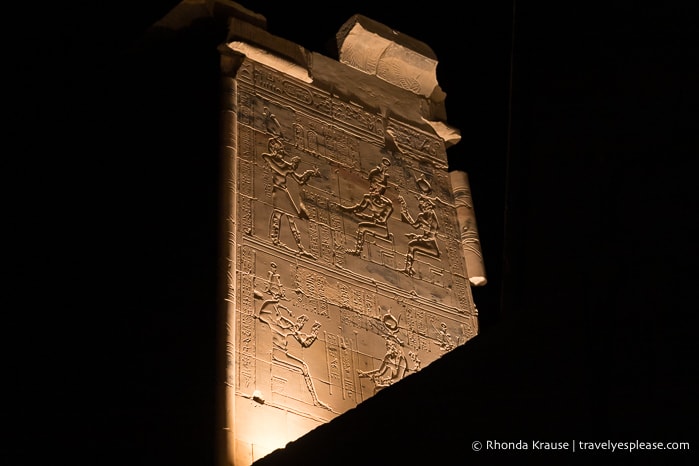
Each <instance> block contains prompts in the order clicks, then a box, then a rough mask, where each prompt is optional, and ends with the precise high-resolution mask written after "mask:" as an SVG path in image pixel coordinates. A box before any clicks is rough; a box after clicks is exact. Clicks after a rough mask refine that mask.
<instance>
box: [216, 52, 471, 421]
mask: <svg viewBox="0 0 699 466" xmlns="http://www.w3.org/2000/svg"><path fill="white" fill-rule="evenodd" d="M230 98H231V99H232V102H231V103H230V104H229V106H228V107H229V108H230V109H233V110H232V111H234V112H235V114H234V115H232V117H231V118H230V121H231V122H232V123H231V124H233V125H235V128H234V129H232V130H230V131H229V133H230V134H232V135H235V138H234V140H233V141H231V146H232V147H233V150H232V151H231V154H232V155H231V165H232V166H233V169H232V170H231V173H232V176H234V177H235V179H234V180H233V182H232V183H231V196H232V201H231V202H230V205H231V206H232V214H231V216H232V219H231V224H232V232H231V234H232V235H234V236H235V238H233V239H232V240H231V241H230V244H231V245H232V246H231V247H232V249H231V258H230V259H231V268H232V270H231V273H230V275H229V282H231V283H234V285H232V286H233V288H234V289H233V290H231V293H230V294H229V298H230V299H231V301H232V308H231V309H232V311H231V313H232V314H234V315H235V320H234V322H235V331H234V333H235V334H234V335H231V336H230V337H229V338H230V339H231V340H232V341H234V343H235V344H234V346H235V354H234V355H231V357H233V358H235V359H234V360H235V364H233V365H234V366H235V367H236V368H237V370H236V371H235V374H234V377H233V378H234V380H232V381H231V380H229V382H230V383H233V384H234V388H235V393H236V394H237V395H238V396H241V397H246V398H249V399H255V400H264V404H265V406H267V407H272V408H278V409H281V410H284V411H285V412H289V413H295V414H298V415H300V416H305V417H307V418H309V419H313V420H317V421H319V422H323V421H327V420H329V419H331V418H332V417H334V416H336V415H338V414H340V413H343V412H345V411H347V410H348V409H351V408H352V407H354V406H356V405H357V404H358V403H360V402H362V401H363V400H365V399H367V398H368V397H370V396H372V395H373V394H375V393H376V392H377V391H378V390H380V389H382V388H384V387H387V386H389V385H392V384H393V383H395V382H397V381H399V380H401V379H402V378H404V377H406V376H408V375H409V374H411V373H415V372H417V371H419V370H420V369H421V368H423V367H425V366H426V365H428V364H430V363H431V362H432V361H434V360H435V359H437V358H439V357H440V356H441V355H442V354H444V352H446V351H449V350H451V349H453V348H455V347H456V346H458V345H460V344H463V343H464V342H466V341H467V340H469V339H470V338H472V337H473V336H475V334H476V333H477V321H476V315H475V307H474V306H473V302H472V298H471V294H470V293H471V292H470V287H469V284H468V280H467V274H466V270H465V265H464V258H463V250H462V248H461V238H460V233H459V228H458V224H457V223H456V214H455V207H454V200H453V195H452V192H451V187H450V182H449V178H448V176H447V171H446V167H447V165H446V151H445V147H444V144H443V141H442V140H441V139H439V138H438V137H437V136H436V135H434V134H431V133H429V132H426V131H424V130H420V129H417V128H413V127H411V126H410V125H407V124H406V123H404V122H398V121H393V120H386V119H385V118H384V117H382V116H381V115H379V114H376V113H374V112H372V111H371V110H369V109H365V108H363V107H361V106H360V105H357V104H356V103H351V102H348V101H344V100H343V99H342V97H341V96H336V95H333V94H331V93H329V92H327V91H325V90H322V89H317V88H314V87H313V86H311V85H309V84H307V83H303V82H300V81H297V80H295V79H294V78H292V77H289V76H286V75H283V74H282V73H279V72H277V71H275V70H273V69H270V68H267V67H265V66H263V65H260V64H258V63H255V62H253V61H250V60H246V61H245V62H244V63H243V64H242V66H241V67H240V69H239V70H238V74H237V78H236V84H235V86H234V92H232V93H231V94H230ZM386 138H389V139H391V140H392V143H391V144H387V143H386ZM253 393H254V394H255V395H254V396H253Z"/></svg>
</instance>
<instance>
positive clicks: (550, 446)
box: [485, 440, 573, 450]
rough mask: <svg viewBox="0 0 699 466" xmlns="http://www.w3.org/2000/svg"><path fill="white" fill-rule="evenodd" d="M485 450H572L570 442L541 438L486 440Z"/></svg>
mask: <svg viewBox="0 0 699 466" xmlns="http://www.w3.org/2000/svg"><path fill="white" fill-rule="evenodd" d="M485 448H486V450H569V449H571V450H572V448H573V447H572V445H571V442H547V441H543V440H531V441H526V440H517V441H515V442H500V441H498V440H486V442H485Z"/></svg>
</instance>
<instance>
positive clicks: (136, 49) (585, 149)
mask: <svg viewBox="0 0 699 466" xmlns="http://www.w3.org/2000/svg"><path fill="white" fill-rule="evenodd" d="M143 3H147V4H145V5H144V4H141V3H139V2H121V3H116V4H98V5H96V4H91V3H89V2H73V3H71V4H62V5H58V4H55V3H51V4H47V5H42V6H37V5H31V6H29V8H26V9H25V8H23V10H24V11H21V12H19V11H18V12H17V13H14V12H13V14H8V16H7V17H8V22H10V23H15V25H16V26H17V27H15V28H11V31H12V34H11V36H12V37H11V40H8V41H7V42H6V49H7V52H8V54H9V57H10V58H9V61H8V62H9V63H11V64H12V66H11V67H9V68H8V69H9V71H10V73H9V74H10V76H12V77H17V78H18V79H17V81H16V82H15V81H11V84H9V85H8V87H7V90H8V94H9V95H7V96H6V99H7V101H9V102H10V103H11V104H12V105H11V106H8V107H6V108H7V109H8V112H7V114H8V118H7V121H6V128H7V129H8V134H9V136H10V139H9V140H8V145H7V148H8V152H9V153H10V154H8V156H6V161H9V162H12V163H13V164H12V166H11V168H10V169H8V171H7V172H6V176H7V177H8V178H10V179H9V180H8V186H12V190H11V191H10V192H9V193H8V195H7V197H6V198H7V200H8V206H7V211H6V212H7V218H8V219H9V222H8V225H7V228H6V229H7V232H8V233H10V236H11V238H12V239H11V240H8V243H7V244H8V250H9V252H10V253H19V254H11V256H12V257H13V261H7V264H8V265H9V267H10V271H11V273H10V275H9V276H10V281H9V282H8V283H10V284H11V286H9V287H8V288H9V289H8V290H7V291H8V293H7V294H8V296H14V294H13V293H14V292H17V299H13V300H10V302H11V303H13V304H11V306H12V307H9V306H8V310H9V309H12V311H11V312H10V311H8V314H11V315H16V316H18V317H19V318H20V319H19V320H18V321H17V324H16V325H15V324H14V321H13V324H12V325H10V326H8V327H7V328H8V329H9V330H10V333H11V334H12V333H15V332H13V331H12V330H13V329H15V328H17V327H19V326H21V327H22V329H27V332H26V335H25V333H24V332H22V334H21V335H22V337H21V338H20V340H21V341H20V342H18V343H21V344H14V343H13V344H12V345H11V346H10V347H8V349H7V351H6V355H7V356H8V360H9V361H10V364H9V365H8V374H9V375H10V376H9V379H10V380H11V382H12V386H19V387H20V393H18V395H24V396H23V397H21V398H18V399H16V400H15V399H14V398H12V399H10V398H8V400H9V401H10V404H11V405H14V407H15V408H16V407H20V408H21V409H20V410H19V411H20V416H18V417H17V422H16V423H15V422H9V423H7V424H8V431H7V433H8V438H9V439H13V438H14V436H15V435H16V434H18V433H20V434H21V437H22V438H23V439H25V438H26V439H28V440H29V442H28V443H24V442H14V441H10V442H9V443H10V448H9V449H8V452H6V454H9V453H14V452H15V451H16V452H17V453H18V455H17V457H16V459H13V460H12V462H11V463H8V464H13V465H16V464H38V463H39V458H40V457H43V456H44V455H46V457H47V458H52V459H54V460H57V458H62V459H64V460H65V461H67V462H66V464H69V463H75V462H85V463H86V464H95V465H102V464H124V465H127V464H128V465H202V466H209V465H213V464H215V460H216V453H215V448H214V447H215V442H216V440H217V436H218V434H219V432H218V429H217V426H218V425H219V424H217V423H218V421H219V420H218V419H217V414H216V413H217V411H216V401H217V398H216V397H217V395H218V392H217V384H216V380H217V372H216V370H217V367H216V362H217V357H218V355H219V354H220V348H219V346H217V341H219V340H220V339H219V331H220V321H219V320H218V319H219V316H218V315H217V314H216V308H217V306H216V304H217V301H216V299H217V292H218V288H217V286H218V285H219V274H218V273H217V272H218V269H217V267H218V265H219V262H218V259H217V258H218V257H219V256H218V249H217V248H218V238H217V233H218V231H219V230H218V227H219V225H218V221H219V218H218V209H219V200H220V192H219V180H220V178H219V177H220V173H219V163H220V162H219V159H218V154H219V152H218V141H219V139H218V138H219V135H218V121H217V117H218V107H217V105H218V94H217V91H218V88H219V87H218V86H219V81H218V79H219V75H218V70H217V68H216V66H217V64H218V52H217V51H216V48H215V47H216V45H217V44H219V43H220V42H221V37H224V36H222V34H224V32H223V30H222V29H220V28H219V27H218V26H217V25H215V24H211V23H208V24H195V25H193V26H192V28H190V29H189V30H187V31H184V32H181V33H163V32H162V31H161V33H160V34H158V35H156V36H153V35H144V33H145V32H146V30H147V28H148V26H150V25H151V24H152V23H154V22H155V21H156V20H158V19H159V18H161V17H162V16H163V15H164V14H165V13H167V12H168V11H169V10H170V8H172V7H173V6H174V5H175V4H176V3H177V2H174V1H157V2H143ZM478 3H479V4H477V5H476V4H474V5H471V4H468V3H467V4H464V5H458V7H457V4H453V3H448V2H429V3H428V4H423V5H420V6H408V5H407V4H405V3H404V2H377V1H374V2H348V4H346V5H345V4H342V5H341V4H330V3H321V2H315V3H314V2H306V3H304V4H303V5H301V4H295V3H293V2H284V3H279V4H272V3H269V2H265V3H257V2H249V3H246V4H245V6H246V7H248V8H250V9H251V10H253V11H255V12H257V13H260V14H262V15H264V16H265V17H266V18H267V22H268V30H269V31H270V32H271V33H273V34H275V35H279V36H281V37H285V38H287V39H289V40H292V41H294V42H296V43H298V44H300V45H302V46H304V47H306V48H308V49H310V50H313V51H317V52H320V53H324V54H327V55H331V56H332V54H333V53H334V52H333V46H332V44H333V41H334V35H335V32H336V31H337V30H338V29H339V27H340V26H341V25H342V24H343V23H344V22H345V21H346V20H347V19H348V18H349V17H350V16H351V15H352V14H354V13H361V14H364V15H366V16H369V17H370V18H372V19H375V20H377V21H379V22H382V23H384V24H386V25H388V26H390V27H392V28H394V29H396V30H398V31H400V32H402V33H405V34H408V35H410V36H412V37H414V38H417V39H419V40H422V41H424V42H425V43H427V44H428V45H429V46H430V47H432V49H433V50H434V51H435V53H436V55H437V57H438V59H439V66H438V69H437V73H438V78H439V82H440V85H441V87H442V88H443V89H444V90H445V91H446V93H447V100H446V105H447V114H448V123H449V124H451V125H452V126H454V127H457V128H459V129H460V131H461V133H462V141H461V142H460V143H459V144H458V145H456V146H455V147H453V148H451V149H449V158H450V165H451V167H452V168H454V169H457V168H458V169H464V170H467V171H468V172H469V175H470V179H471V185H472V193H473V198H474V202H475V208H476V214H477V219H478V226H479V230H480V236H481V242H482V246H483V252H484V257H485V261H486V269H487V273H488V276H489V283H488V284H487V285H486V286H485V287H483V288H482V289H475V290H474V298H475V300H476V304H477V306H478V308H479V311H480V321H481V334H480V335H479V336H478V337H476V338H475V339H474V340H472V341H471V342H469V343H468V344H467V345H464V346H463V347H460V348H458V349H457V350H455V351H454V352H452V353H449V354H448V355H446V356H445V357H444V358H442V359H441V360H439V361H438V362H437V363H435V364H433V365H431V366H429V367H428V368H426V369H425V370H423V371H421V372H420V373H419V374H416V375H415V376H414V378H413V377H411V378H410V379H407V380H405V381H404V382H405V383H402V384H399V385H397V386H393V387H391V388H390V389H386V390H384V391H382V392H380V393H379V394H378V395H377V396H376V397H375V398H373V399H371V400H369V401H368V402H367V403H365V404H364V405H362V406H360V407H359V408H357V409H356V410H353V411H352V412H350V413H348V414H347V415H345V416H343V417H342V418H340V419H338V420H337V421H335V422H333V423H330V424H329V425H326V426H323V428H320V429H317V430H316V431H314V432H313V433H312V434H310V435H309V436H308V437H307V438H304V439H301V440H299V441H297V442H294V443H293V444H291V445H290V446H289V447H288V448H287V451H286V452H280V453H278V454H276V455H272V457H269V458H268V459H267V461H269V463H267V462H265V463H264V464H271V463H275V464H300V463H301V462H302V463H303V464H305V465H309V464H343V463H348V464H350V463H351V464H357V463H359V464H393V463H398V462H407V463H408V464H416V463H424V464H469V463H472V462H475V461H479V460H485V461H486V462H489V463H490V462H492V463H493V464H500V463H501V462H502V461H503V459H504V460H506V461H508V462H509V461H512V462H513V463H516V464H521V463H528V462H531V463H532V464H540V463H541V462H543V461H544V460H547V459H548V460H551V459H553V460H554V462H555V463H556V464H569V463H574V462H581V463H582V464H589V463H591V462H593V461H594V462H599V461H607V460H609V462H613V463H615V464H616V463H619V464H654V463H653V461H655V460H656V459H658V458H657V455H650V454H647V453H644V454H641V453H638V454H635V455H628V454H618V453H617V454H614V455H612V454H609V453H599V452H598V453H595V454H585V455H581V454H577V455H571V454H569V453H564V454H555V455H548V456H541V455H535V454H533V453H531V452H530V453H524V454H522V453H499V454H498V453H495V452H488V451H482V452H480V453H474V452H473V451H472V449H471V442H473V441H474V440H480V441H485V440H488V439H492V440H519V439H522V440H529V441H531V440H535V439H540V440H555V441H558V440H568V441H570V440H573V439H577V440H590V441H592V440H607V439H609V440H613V441H626V440H641V441H689V442H691V447H692V448H693V449H694V450H696V448H697V445H698V444H697V442H696V440H697V421H696V419H697V411H696V407H697V402H696V393H697V386H696V381H697V377H696V374H697V370H696V363H695V358H694V350H695V344H694V342H695V337H696V330H695V325H696V318H695V315H696V313H697V311H698V310H699V306H698V305H697V303H696V301H695V293H694V289H695V280H694V277H695V275H696V274H695V273H694V269H695V268H696V265H695V264H696V262H695V261H696V243H697V241H696V233H697V231H696V227H695V225H694V224H695V218H696V216H697V215H696V214H697V204H696V202H695V197H694V185H695V184H696V181H695V171H694V170H693V165H694V162H695V158H696V157H697V153H698V151H697V149H699V145H698V144H697V128H696V125H697V110H699V109H698V107H697V99H696V97H697V90H696V87H697V82H699V81H698V79H697V78H699V76H698V73H697V65H698V63H699V62H698V61H697V45H696V44H697V39H698V33H697V27H696V25H697V24H699V23H698V22H697V21H698V20H699V17H698V15H697V7H696V6H694V5H693V4H692V3H691V2H688V3H686V4H684V3H679V2H669V3H663V6H662V7H661V6H659V5H660V4H658V5H656V6H655V7H646V6H641V5H638V4H636V5H631V4H622V3H618V2H615V3H614V4H608V3H601V4H600V5H599V6H596V5H592V4H590V3H589V2H564V3H565V4H566V6H565V7H562V6H560V5H558V6H554V5H543V4H541V3H537V4H533V3H530V2H517V3H516V5H515V4H513V2H511V1H503V2H478ZM480 3H483V4H480ZM486 3H487V4H486ZM15 20H16V21H15ZM14 162H19V163H17V164H16V165H15V164H14ZM12 182H14V183H12ZM19 244H21V245H22V246H18V245H19ZM15 256H17V261H16V262H15V261H14V257H15ZM14 283H26V284H28V286H27V287H26V288H25V287H20V286H14ZM8 341H14V339H8ZM25 387H26V388H25ZM20 400H22V401H20ZM11 419H12V420H13V421H14V419H15V418H14V417H13V418H11ZM661 456H662V457H661V458H660V460H661V461H662V463H661V464H684V462H685V460H688V458H689V455H688V454H686V453H685V454H682V453H677V452H670V453H665V454H664V455H661ZM42 464H43V462H42Z"/></svg>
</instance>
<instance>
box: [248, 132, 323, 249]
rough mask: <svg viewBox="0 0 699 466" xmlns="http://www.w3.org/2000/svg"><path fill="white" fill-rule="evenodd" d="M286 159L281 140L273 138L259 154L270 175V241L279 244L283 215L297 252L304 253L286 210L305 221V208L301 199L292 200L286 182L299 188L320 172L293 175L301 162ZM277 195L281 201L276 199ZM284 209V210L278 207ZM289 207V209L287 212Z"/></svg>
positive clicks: (293, 158) (311, 171)
mask: <svg viewBox="0 0 699 466" xmlns="http://www.w3.org/2000/svg"><path fill="white" fill-rule="evenodd" d="M285 156H287V153H286V151H285V150H284V144H283V143H282V141H281V139H279V138H276V137H273V138H270V139H269V142H268V152H264V153H263V154H262V160H264V161H265V163H266V164H267V167H268V168H269V169H270V171H271V172H272V199H273V205H274V210H273V211H272V217H271V218H270V232H269V234H270V238H271V239H272V242H273V243H274V244H275V245H282V242H281V240H280V239H279V236H280V230H281V222H282V217H283V216H284V215H287V218H288V222H289V228H291V232H292V234H293V236H294V240H295V241H296V245H297V247H298V248H299V250H300V251H301V252H305V251H304V248H303V246H302V244H301V236H300V233H299V229H298V227H297V226H296V223H295V222H294V220H293V218H291V217H289V213H288V210H293V212H294V213H295V214H296V215H297V216H298V218H302V219H307V218H308V212H307V210H306V206H305V205H304V203H303V201H302V200H301V199H294V196H293V195H292V194H291V192H290V191H289V188H288V187H287V185H286V183H287V180H288V178H289V177H291V179H293V180H294V181H295V182H296V183H298V184H299V185H304V184H306V183H308V180H309V179H310V178H311V177H312V176H314V177H319V176H320V171H319V170H318V168H315V169H313V170H306V171H304V172H302V173H297V171H296V170H297V169H298V167H299V164H300V162H301V158H300V157H291V159H289V160H287V159H285V158H284V157H285ZM280 195H281V199H279V196H280ZM282 207H284V208H282ZM289 208H290V209H289Z"/></svg>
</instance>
